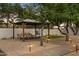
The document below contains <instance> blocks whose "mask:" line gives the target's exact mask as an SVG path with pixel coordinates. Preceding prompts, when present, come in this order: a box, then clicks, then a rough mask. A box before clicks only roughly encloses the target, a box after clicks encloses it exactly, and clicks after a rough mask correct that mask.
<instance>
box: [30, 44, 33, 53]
mask: <svg viewBox="0 0 79 59" xmlns="http://www.w3.org/2000/svg"><path fill="white" fill-rule="evenodd" d="M32 47H33V45H32V44H29V52H31V50H32Z"/></svg>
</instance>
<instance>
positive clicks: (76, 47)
mask: <svg viewBox="0 0 79 59" xmlns="http://www.w3.org/2000/svg"><path fill="white" fill-rule="evenodd" d="M72 46H73V48H74V49H75V51H76V53H77V52H78V46H77V44H73V45H72Z"/></svg>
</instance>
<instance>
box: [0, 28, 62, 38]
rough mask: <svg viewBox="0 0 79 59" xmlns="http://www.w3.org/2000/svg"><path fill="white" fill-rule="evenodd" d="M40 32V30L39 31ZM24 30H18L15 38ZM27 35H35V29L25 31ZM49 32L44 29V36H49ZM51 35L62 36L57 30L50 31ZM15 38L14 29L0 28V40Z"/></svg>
mask: <svg viewBox="0 0 79 59" xmlns="http://www.w3.org/2000/svg"><path fill="white" fill-rule="evenodd" d="M39 31H40V30H39ZM21 32H22V29H21V28H16V29H15V37H17V34H19V33H21ZM25 32H26V33H28V32H29V33H32V34H33V35H34V34H35V29H25ZM47 33H48V30H47V29H44V31H43V34H44V35H47ZM50 34H51V35H62V34H61V33H60V32H59V31H58V30H57V29H50ZM12 36H13V29H12V28H0V38H9V37H12Z"/></svg>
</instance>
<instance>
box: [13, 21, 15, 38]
mask: <svg viewBox="0 0 79 59" xmlns="http://www.w3.org/2000/svg"><path fill="white" fill-rule="evenodd" d="M13 39H15V24H14V21H13Z"/></svg>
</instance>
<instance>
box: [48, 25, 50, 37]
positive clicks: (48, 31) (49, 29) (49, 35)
mask: <svg viewBox="0 0 79 59" xmlns="http://www.w3.org/2000/svg"><path fill="white" fill-rule="evenodd" d="M48 36H50V24H48Z"/></svg>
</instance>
